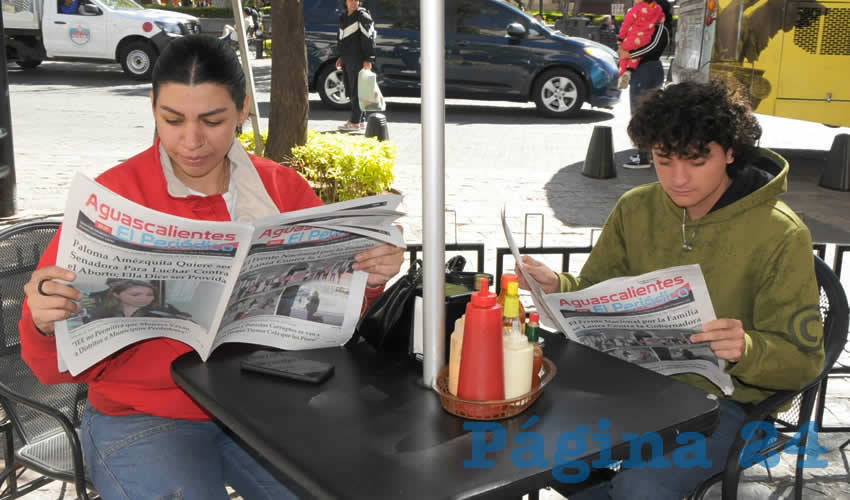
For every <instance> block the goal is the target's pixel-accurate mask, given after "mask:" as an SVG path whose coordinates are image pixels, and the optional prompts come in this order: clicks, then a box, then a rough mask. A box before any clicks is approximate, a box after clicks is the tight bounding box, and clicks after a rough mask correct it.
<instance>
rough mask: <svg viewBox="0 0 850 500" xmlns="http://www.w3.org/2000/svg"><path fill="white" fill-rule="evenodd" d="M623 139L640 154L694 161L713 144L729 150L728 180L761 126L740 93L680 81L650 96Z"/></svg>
mask: <svg viewBox="0 0 850 500" xmlns="http://www.w3.org/2000/svg"><path fill="white" fill-rule="evenodd" d="M628 132H629V137H630V138H631V139H632V142H633V143H634V145H635V146H636V147H637V148H638V149H640V150H641V151H652V150H653V149H657V150H659V151H660V153H661V154H663V155H665V156H670V155H676V156H679V157H681V158H688V159H695V158H701V157H704V156H706V155H708V152H709V150H708V145H709V144H710V143H712V142H716V143H717V144H719V145H720V146H721V147H723V150H724V151H726V150H728V149H729V148H732V150H733V154H734V157H735V161H734V162H733V163H732V164H731V165H729V166H728V168H727V172H728V173H729V175H730V176H734V175H735V173H736V172H737V171H738V170H739V169H740V168H742V167H743V166H744V165H746V164H747V163H749V162H750V161H752V160H753V159H754V157H755V156H756V142H758V140H759V138H760V137H761V126H760V125H759V124H758V121H757V120H756V118H755V116H753V114H752V110H751V109H750V106H749V104H748V103H747V100H746V98H745V96H744V95H743V92H742V91H740V90H737V91H734V92H730V91H729V89H728V88H727V87H726V85H725V84H724V83H723V82H721V81H716V80H715V81H712V82H709V83H696V82H683V83H678V84H675V85H670V86H668V87H666V88H665V89H658V90H655V91H652V92H650V93H649V94H648V95H647V96H646V99H645V100H643V101H642V102H641V105H640V107H639V108H638V110H637V112H636V113H635V114H634V116H632V119H631V121H630V122H629V128H628Z"/></svg>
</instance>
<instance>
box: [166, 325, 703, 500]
mask: <svg viewBox="0 0 850 500" xmlns="http://www.w3.org/2000/svg"><path fill="white" fill-rule="evenodd" d="M256 349H257V348H256V347H255V346H247V345H238V344H229V345H223V346H221V347H219V348H218V349H217V350H216V352H215V353H214V354H213V355H212V356H211V358H210V359H209V360H208V361H207V362H206V363H202V362H201V361H200V358H199V357H198V356H197V354H195V353H190V354H187V355H184V356H182V357H181V358H179V359H178V360H177V361H175V362H174V364H173V365H172V367H171V372H172V374H173V376H174V379H175V380H176V381H177V383H178V384H179V385H180V387H182V388H183V389H184V390H186V392H187V393H189V394H190V395H191V396H192V397H193V398H194V399H195V400H197V401H198V402H199V403H200V404H201V405H203V406H204V407H205V408H207V409H208V410H209V411H210V412H211V413H212V414H213V415H215V417H216V418H218V419H219V420H220V421H221V422H222V423H223V424H224V425H225V426H227V427H229V428H230V429H231V430H232V431H233V432H234V433H235V434H236V435H237V436H238V437H239V438H241V439H242V440H243V441H244V442H245V443H246V444H247V445H248V446H249V447H250V448H253V449H254V450H255V451H256V452H257V453H258V454H260V455H261V456H263V457H265V458H266V459H267V460H268V461H269V463H270V464H271V466H272V467H273V468H274V469H276V470H275V472H276V473H277V474H278V476H279V477H280V478H281V480H282V481H284V482H285V483H286V484H287V485H289V486H291V487H292V488H293V489H294V490H295V491H296V492H298V493H299V494H301V495H303V496H305V497H319V498H370V499H371V498H473V497H479V496H480V497H484V496H487V497H493V496H499V497H502V496H505V495H516V496H519V495H521V494H523V493H527V492H529V491H536V490H537V489H539V488H542V487H544V486H546V485H548V484H552V483H553V482H555V480H554V479H553V476H552V467H551V465H550V466H549V467H543V468H541V467H534V468H524V469H520V468H518V467H516V466H514V465H513V463H512V461H511V449H512V448H514V447H515V446H517V445H515V444H514V442H513V439H512V437H513V436H514V435H515V434H517V433H519V432H523V429H521V426H522V425H523V424H526V423H527V422H528V421H529V418H530V417H531V416H532V415H536V416H538V417H539V421H537V423H535V424H533V425H531V426H530V427H529V428H528V429H526V430H527V431H532V432H537V433H540V434H541V435H542V436H543V439H544V442H545V445H544V450H545V457H546V459H547V460H548V461H549V463H550V464H552V463H555V462H553V457H554V456H555V454H556V451H558V450H557V442H558V437H559V436H561V434H562V433H564V432H569V431H573V430H575V428H576V426H578V425H581V424H586V425H588V426H589V427H590V430H591V432H593V433H597V432H600V431H599V427H598V426H597V424H598V422H599V419H600V418H603V417H604V418H607V419H609V420H610V422H611V428H610V430H609V431H608V433H609V434H610V435H611V440H612V441H611V442H612V446H611V449H612V454H613V456H614V458H626V457H628V456H629V453H630V450H629V443H628V442H626V441H624V440H623V439H622V436H623V433H627V432H634V433H645V432H658V433H659V434H660V435H661V436H662V437H663V440H664V442H665V449H666V450H670V449H672V448H673V447H674V446H675V445H674V444H673V443H674V442H675V436H676V435H677V434H678V433H679V432H687V431H692V432H704V433H710V432H711V431H713V429H714V427H715V425H716V422H717V411H718V405H717V401H715V400H713V399H710V398H708V397H707V395H706V394H705V393H704V392H702V391H700V390H698V389H695V388H693V387H691V386H689V385H686V384H683V383H680V382H677V381H675V380H673V379H671V378H668V377H664V376H662V375H658V374H656V373H653V372H650V371H648V370H644V369H642V368H640V367H637V366H635V365H632V364H630V363H627V362H625V361H621V360H619V359H616V358H614V357H612V356H608V355H606V354H602V353H599V352H597V351H594V350H592V349H590V348H587V347H585V346H582V345H580V344H577V343H573V342H569V341H567V340H565V339H564V338H562V337H560V336H558V335H549V336H547V340H546V346H545V350H544V354H545V356H546V357H548V358H549V359H551V360H552V361H553V362H554V363H555V364H556V365H557V367H558V374H557V375H556V377H555V378H554V380H552V382H551V383H550V384H549V385H547V386H546V388H545V390H544V392H543V395H542V396H541V397H540V399H538V400H537V402H535V403H534V405H533V406H532V407H531V408H529V409H528V410H527V411H526V412H524V413H522V414H520V415H518V416H516V417H514V418H511V419H508V420H503V421H501V424H503V425H504V426H505V429H506V431H507V445H506V446H505V448H504V449H503V450H502V451H499V452H496V453H489V454H488V455H487V458H488V459H492V460H493V461H495V465H494V466H493V467H492V468H489V469H466V468H464V466H463V461H464V460H469V459H471V458H472V434H471V433H470V432H469V431H465V430H464V429H463V424H464V422H465V420H463V419H461V418H458V417H455V416H453V415H451V414H449V413H446V412H445V411H444V410H443V409H442V407H441V406H440V400H439V397H438V395H437V394H436V393H435V392H434V391H433V390H428V389H424V388H422V387H421V385H419V384H418V383H417V379H418V378H421V369H420V368H418V366H419V365H417V364H416V363H414V362H411V361H410V360H407V359H404V358H400V357H398V356H390V355H381V354H377V353H375V352H374V351H373V350H372V349H371V348H370V347H368V346H367V345H365V344H359V345H358V346H355V347H353V348H349V349H345V348H334V349H322V350H314V351H300V352H298V353H296V354H297V355H299V356H303V357H305V358H309V359H318V360H323V361H328V362H331V363H333V364H334V365H335V374H334V375H333V377H331V378H330V379H329V380H328V381H326V382H324V383H323V384H321V385H312V384H306V383H299V382H294V381H289V380H286V379H280V378H276V377H270V376H265V375H260V374H254V373H248V372H242V371H241V370H240V368H239V364H240V361H241V359H242V358H244V357H245V356H246V355H247V354H248V353H250V352H252V351H253V350H256ZM489 439H490V438H489V437H488V440H489ZM599 451H600V444H599V442H597V440H595V439H588V440H587V449H586V450H585V452H584V453H583V454H582V456H581V458H582V459H584V460H586V461H589V460H592V459H594V458H596V457H598V455H599ZM644 452H645V453H644V456H647V455H648V447H645V449H644ZM565 472H566V473H573V472H574V470H567V471H565Z"/></svg>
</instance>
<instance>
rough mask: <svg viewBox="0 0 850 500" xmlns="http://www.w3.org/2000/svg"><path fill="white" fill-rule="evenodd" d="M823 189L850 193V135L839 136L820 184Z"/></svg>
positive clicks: (821, 176) (834, 141)
mask: <svg viewBox="0 0 850 500" xmlns="http://www.w3.org/2000/svg"><path fill="white" fill-rule="evenodd" d="M818 184H820V185H821V186H822V187H825V188H829V189H837V190H839V191H850V134H838V135H837V136H835V139H834V140H833V141H832V149H830V150H829V155H828V156H827V158H826V166H825V167H824V168H823V172H821V174H820V181H819V182H818Z"/></svg>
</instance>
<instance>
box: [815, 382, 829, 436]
mask: <svg viewBox="0 0 850 500" xmlns="http://www.w3.org/2000/svg"><path fill="white" fill-rule="evenodd" d="M828 381H829V374H827V375H826V377H824V378H823V380H821V382H820V389H818V395H817V405H816V406H815V424H817V429H818V432H820V431H821V427H823V412H824V409H825V408H826V384H827V382H828Z"/></svg>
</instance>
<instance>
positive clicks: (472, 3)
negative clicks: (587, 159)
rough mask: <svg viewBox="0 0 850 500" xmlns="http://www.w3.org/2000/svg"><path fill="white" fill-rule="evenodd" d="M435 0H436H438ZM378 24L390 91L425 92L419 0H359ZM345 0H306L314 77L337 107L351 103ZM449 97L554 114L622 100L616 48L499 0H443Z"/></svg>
mask: <svg viewBox="0 0 850 500" xmlns="http://www.w3.org/2000/svg"><path fill="white" fill-rule="evenodd" d="M435 1H437V0H435ZM361 5H363V6H364V7H366V8H367V9H368V10H369V12H371V13H372V17H373V19H374V20H375V29H376V30H377V32H378V38H377V57H376V59H377V60H376V67H375V71H376V73H378V77H379V79H380V80H379V81H380V85H381V90H382V92H383V93H384V95H385V96H413V97H416V96H419V95H420V84H419V82H420V71H421V69H420V65H419V61H420V56H421V47H420V36H419V0H361ZM342 9H344V7H343V6H342V2H341V1H340V0H305V1H304V25H305V37H306V43H307V61H308V78H309V80H308V81H309V86H310V90H311V91H318V93H319V96H320V97H321V98H322V101H323V102H324V103H325V104H326V105H327V106H329V107H331V108H336V109H344V108H347V107H348V103H349V98H348V96H347V95H346V93H345V88H344V87H343V84H342V72H341V71H337V69H336V67H335V66H334V64H335V62H336V59H337V54H336V33H337V23H338V21H339V15H340V13H341V12H342ZM445 9H446V10H445V18H446V26H445V30H446V55H445V58H446V69H445V72H446V97H451V98H459V99H480V100H505V101H518V102H528V101H534V103H535V104H536V105H537V110H538V111H539V112H540V113H541V114H543V115H545V116H551V117H570V116H573V115H575V114H576V113H577V112H578V111H579V109H581V106H582V104H583V103H585V102H587V103H589V104H590V105H591V106H597V107H604V108H610V107H612V106H613V105H614V104H616V103H617V102H618V101H619V100H620V90H619V89H618V88H617V54H616V52H614V51H613V50H611V49H610V48H608V47H605V46H604V45H601V44H598V43H596V42H593V41H590V40H585V39H583V38H573V37H568V36H566V35H564V34H562V33H560V32H557V31H552V30H550V29H549V28H547V27H546V26H544V25H543V24H541V23H539V22H538V21H536V20H535V19H533V18H532V17H530V16H528V15H526V14H525V13H523V12H522V11H520V10H518V9H516V8H514V7H512V6H510V5H508V4H506V3H505V2H504V1H501V0H445Z"/></svg>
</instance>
